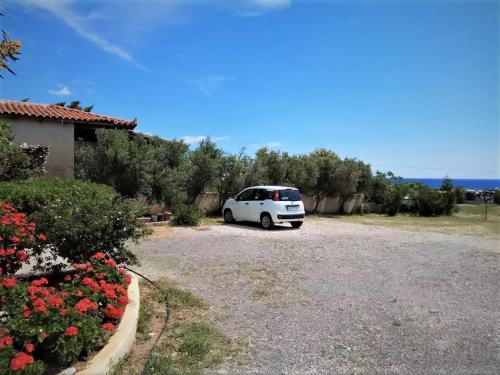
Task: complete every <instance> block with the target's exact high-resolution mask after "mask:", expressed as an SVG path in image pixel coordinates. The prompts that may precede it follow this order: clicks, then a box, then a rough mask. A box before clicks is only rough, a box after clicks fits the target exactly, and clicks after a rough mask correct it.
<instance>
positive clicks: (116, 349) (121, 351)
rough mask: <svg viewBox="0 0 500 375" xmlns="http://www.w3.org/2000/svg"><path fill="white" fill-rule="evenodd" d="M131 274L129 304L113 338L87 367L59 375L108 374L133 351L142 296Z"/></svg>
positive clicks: (137, 282) (128, 291) (67, 370)
mask: <svg viewBox="0 0 500 375" xmlns="http://www.w3.org/2000/svg"><path fill="white" fill-rule="evenodd" d="M129 274H130V276H131V279H132V280H131V282H130V285H129V286H128V290H127V294H128V299H129V302H128V304H127V307H126V308H125V311H124V313H123V316H122V319H121V321H120V324H119V325H118V327H117V329H116V332H115V334H114V335H113V336H111V338H110V339H109V341H108V343H107V344H106V345H105V346H104V348H102V349H101V350H100V351H99V352H98V353H97V354H96V355H95V356H94V357H93V358H92V359H91V360H90V362H89V364H88V365H87V367H85V368H84V369H82V370H79V371H76V369H75V368H74V367H70V368H68V369H66V370H64V371H62V372H61V373H59V375H71V374H75V375H104V374H108V373H109V372H110V371H111V370H112V368H113V366H114V365H116V364H117V363H118V361H120V359H121V358H123V357H124V356H125V355H126V354H128V352H129V351H130V349H132V346H133V345H134V343H135V334H136V330H137V321H138V319H139V305H140V294H139V280H138V278H137V276H136V275H134V274H133V273H131V272H129Z"/></svg>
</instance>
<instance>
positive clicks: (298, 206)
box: [222, 186, 305, 229]
mask: <svg viewBox="0 0 500 375" xmlns="http://www.w3.org/2000/svg"><path fill="white" fill-rule="evenodd" d="M222 213H223V215H224V221H225V222H226V223H232V222H234V221H253V222H257V223H260V224H261V225H262V227H263V228H265V229H270V228H272V227H273V226H274V224H279V223H290V224H291V225H292V227H294V228H300V227H301V226H302V223H303V221H304V216H305V211H304V204H303V203H302V199H301V197H300V191H299V190H298V189H296V188H293V187H287V186H252V187H249V188H246V189H245V190H243V191H241V192H240V193H238V194H237V195H236V197H234V198H230V199H228V200H227V201H226V202H225V203H224V206H223V207H222Z"/></svg>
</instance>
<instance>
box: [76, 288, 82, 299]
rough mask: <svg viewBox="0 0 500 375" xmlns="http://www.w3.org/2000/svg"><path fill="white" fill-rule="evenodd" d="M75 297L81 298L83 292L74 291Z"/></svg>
mask: <svg viewBox="0 0 500 375" xmlns="http://www.w3.org/2000/svg"><path fill="white" fill-rule="evenodd" d="M76 295H77V296H78V297H81V296H83V291H81V290H80V289H78V290H77V291H76Z"/></svg>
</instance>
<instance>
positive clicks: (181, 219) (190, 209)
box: [173, 204, 205, 227]
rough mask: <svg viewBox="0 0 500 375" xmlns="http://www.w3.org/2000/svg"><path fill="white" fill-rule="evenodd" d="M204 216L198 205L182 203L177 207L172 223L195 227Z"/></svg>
mask: <svg viewBox="0 0 500 375" xmlns="http://www.w3.org/2000/svg"><path fill="white" fill-rule="evenodd" d="M204 216H205V215H204V213H203V211H202V210H201V209H199V208H198V207H195V206H193V205H187V204H183V205H181V206H180V207H179V208H178V209H177V212H176V213H175V217H174V220H173V223H174V225H183V226H190V227H195V226H198V225H200V222H201V219H202V218H203V217H204Z"/></svg>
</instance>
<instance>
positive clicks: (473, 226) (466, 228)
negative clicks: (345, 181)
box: [307, 204, 500, 236]
mask: <svg viewBox="0 0 500 375" xmlns="http://www.w3.org/2000/svg"><path fill="white" fill-rule="evenodd" d="M457 207H458V209H459V211H458V212H456V213H454V214H453V215H451V216H439V217H419V216H413V215H409V214H399V215H397V216H394V217H391V216H386V215H378V214H365V215H332V216H326V215H325V216H323V215H311V216H308V217H307V218H308V219H312V220H323V219H335V220H340V221H345V222H351V223H358V224H366V225H379V226H386V227H394V228H404V229H411V230H425V231H432V232H445V233H452V234H468V235H490V236H491V235H493V236H500V206H498V205H488V220H485V208H484V205H471V204H460V205H457Z"/></svg>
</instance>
